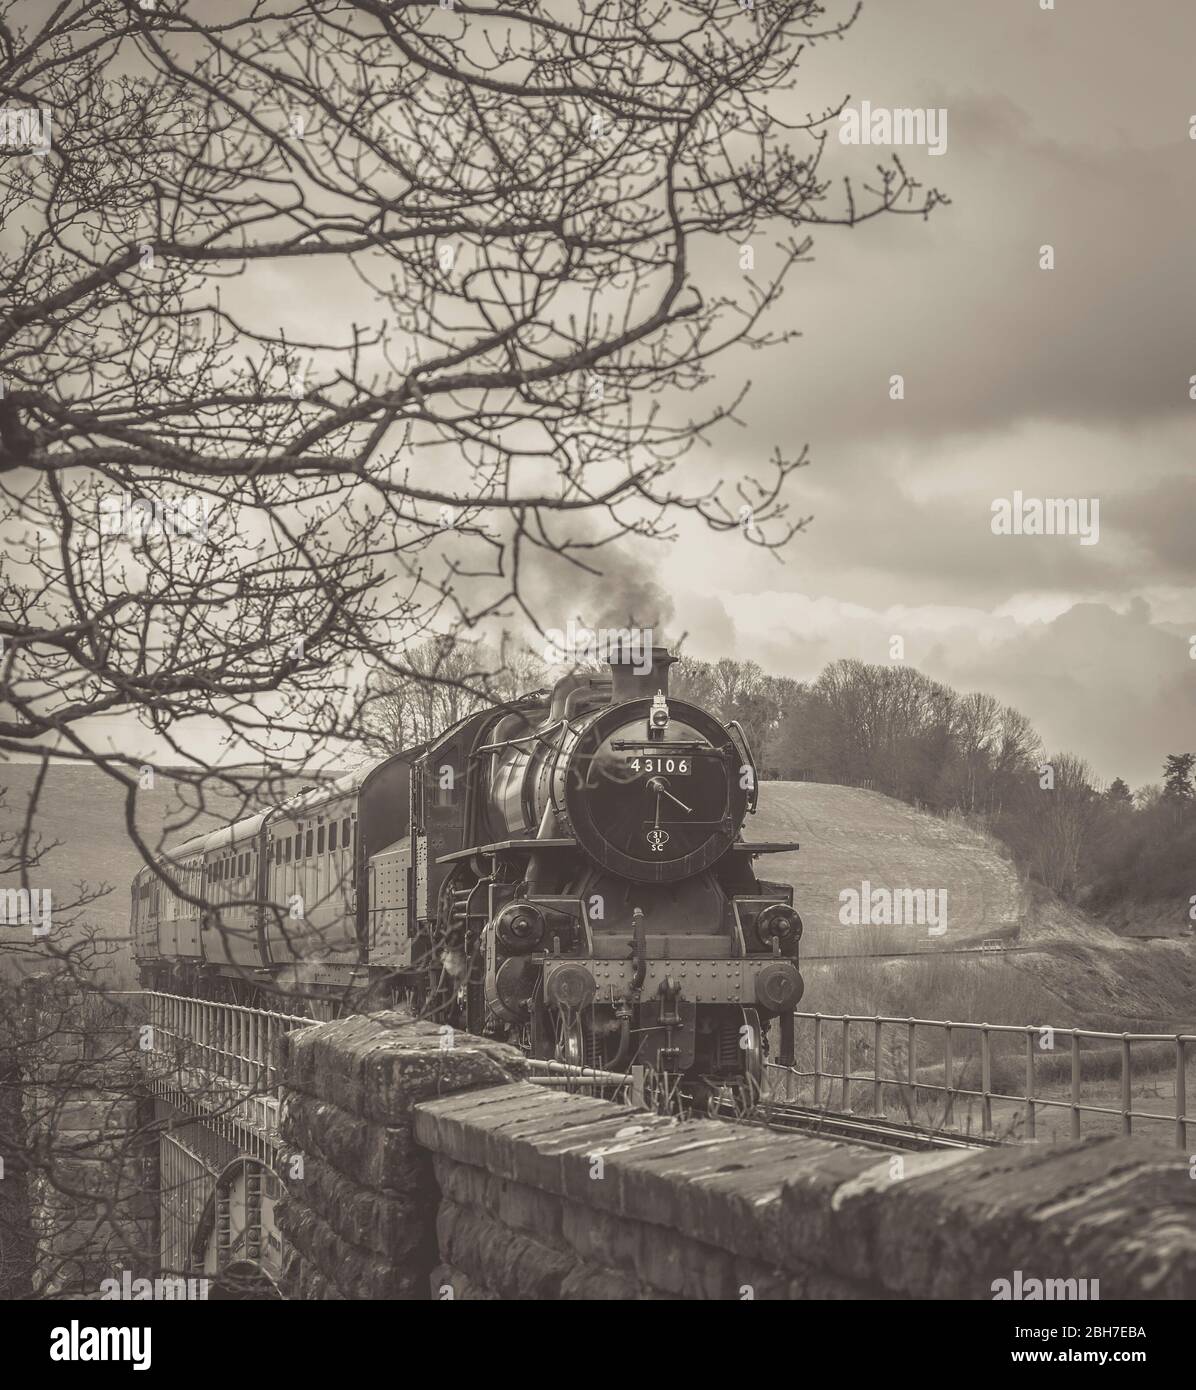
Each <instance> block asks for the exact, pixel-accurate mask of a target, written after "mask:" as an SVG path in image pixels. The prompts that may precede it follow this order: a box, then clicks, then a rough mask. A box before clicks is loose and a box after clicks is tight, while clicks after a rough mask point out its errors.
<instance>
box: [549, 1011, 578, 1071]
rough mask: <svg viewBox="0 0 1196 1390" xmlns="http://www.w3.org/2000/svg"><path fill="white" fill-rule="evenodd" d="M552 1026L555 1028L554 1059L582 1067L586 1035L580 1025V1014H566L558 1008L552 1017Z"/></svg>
mask: <svg viewBox="0 0 1196 1390" xmlns="http://www.w3.org/2000/svg"><path fill="white" fill-rule="evenodd" d="M553 1026H554V1028H555V1029H556V1053H555V1056H556V1060H557V1061H558V1062H568V1063H569V1065H570V1066H571V1067H584V1066H585V1062H586V1035H585V1030H584V1029H583V1028H582V1026H581V1015H580V1014H569V1015H566V1014H565V1013H563V1012H561V1011H560V1010H558V1011H557V1012H556V1014H555V1015H554V1018H553Z"/></svg>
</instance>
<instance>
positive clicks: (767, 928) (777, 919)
mask: <svg viewBox="0 0 1196 1390" xmlns="http://www.w3.org/2000/svg"><path fill="white" fill-rule="evenodd" d="M801 933H802V921H801V918H800V917H799V916H798V915H797V913H796V912H795V911H794V910H793V908H791V907H790V906H789V904H788V903H772V904H771V905H770V906H769V907H766V908H765V909H764V911H763V912H761V914H760V915H759V917H757V918H756V935H757V936H758V937H759V938H760V944H761V945H762V946H763V947H764V949H765V950H768V949H770V948H771V949H772V950H773V951H774V952H777V953H779V952H780V951H782V950H784V949H786V948H788V947H792V946H795V945H796V944H797V943H798V942H799V941H800V940H801Z"/></svg>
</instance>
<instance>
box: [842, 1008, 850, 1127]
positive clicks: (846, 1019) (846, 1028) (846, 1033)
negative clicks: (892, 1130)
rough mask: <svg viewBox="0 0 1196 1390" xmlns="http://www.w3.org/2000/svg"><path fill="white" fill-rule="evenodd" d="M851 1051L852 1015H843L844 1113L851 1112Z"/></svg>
mask: <svg viewBox="0 0 1196 1390" xmlns="http://www.w3.org/2000/svg"><path fill="white" fill-rule="evenodd" d="M850 1052H851V1015H850V1014H844V1015H843V1113H844V1114H845V1115H850V1114H851V1082H850V1081H849V1080H848V1079H847V1078H848V1076H849V1075H850V1074H851V1067H850V1066H849V1065H848V1059H849V1054H850Z"/></svg>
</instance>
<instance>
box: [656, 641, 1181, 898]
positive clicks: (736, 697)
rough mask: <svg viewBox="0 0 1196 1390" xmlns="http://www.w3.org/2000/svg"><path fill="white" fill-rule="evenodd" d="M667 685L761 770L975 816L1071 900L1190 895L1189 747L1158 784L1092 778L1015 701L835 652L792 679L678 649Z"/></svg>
mask: <svg viewBox="0 0 1196 1390" xmlns="http://www.w3.org/2000/svg"><path fill="white" fill-rule="evenodd" d="M671 689H672V691H673V692H674V693H675V694H677V695H680V696H682V697H683V698H686V699H692V700H694V701H697V702H699V703H702V704H705V705H709V706H710V707H712V708H713V709H715V710H716V711H717V712H718V713H719V714H720V715H721V716H722V717H723V718H724V719H738V720H739V722H740V723H741V724H742V725H743V726H744V729H745V730H746V731H747V734H748V737H749V738H750V740H751V743H752V747H753V748H754V750H755V752H756V757H757V760H758V762H759V764H760V770H761V775H762V776H764V777H778V778H787V779H796V780H806V781H815V782H838V783H845V784H848V785H852V786H864V787H871V788H873V789H874V790H876V791H879V792H884V793H886V794H887V795H889V796H894V797H898V798H900V799H901V800H902V801H907V802H910V803H911V804H912V805H916V806H920V807H924V808H926V809H928V810H931V811H935V812H938V813H940V814H948V813H956V814H961V815H964V816H966V817H968V818H969V819H974V820H975V821H976V822H977V823H980V824H983V825H984V826H985V827H986V828H987V829H989V830H990V831H991V832H992V833H993V834H994V835H995V836H996V837H997V838H998V839H999V840H1001V841H1002V842H1003V843H1004V844H1006V845H1007V846H1008V848H1009V850H1010V853H1011V854H1012V856H1013V858H1014V859H1015V861H1016V862H1017V863H1018V864H1019V865H1020V866H1022V867H1023V868H1024V869H1025V870H1026V871H1027V872H1028V873H1029V874H1030V875H1031V876H1032V877H1034V878H1035V879H1037V880H1038V881H1039V882H1041V883H1043V884H1045V885H1046V886H1047V887H1048V888H1051V889H1053V890H1054V891H1055V892H1057V893H1059V894H1060V895H1061V896H1062V897H1064V898H1067V899H1069V900H1071V901H1073V902H1078V903H1081V904H1083V905H1084V906H1086V907H1089V908H1091V909H1094V910H1107V911H1122V910H1126V909H1129V908H1132V907H1133V906H1135V905H1137V904H1140V903H1156V902H1166V903H1168V904H1172V905H1174V910H1175V911H1176V913H1177V914H1178V913H1180V912H1181V911H1183V912H1185V913H1186V909H1187V905H1188V902H1189V898H1190V896H1191V895H1192V894H1196V788H1194V786H1193V767H1194V766H1196V754H1192V753H1174V754H1171V755H1170V756H1168V758H1167V759H1166V761H1165V763H1164V766H1163V768H1162V782H1161V783H1160V784H1158V785H1152V786H1146V787H1142V788H1140V789H1139V790H1138V792H1137V793H1132V792H1131V791H1130V789H1129V787H1127V786H1126V784H1125V783H1124V782H1123V781H1122V780H1121V779H1120V778H1117V779H1116V780H1115V781H1114V782H1113V783H1112V784H1111V785H1109V786H1108V787H1102V786H1100V784H1099V783H1098V782H1097V780H1096V778H1095V777H1094V776H1093V774H1092V771H1091V769H1090V768H1089V766H1088V765H1087V763H1085V762H1084V760H1083V759H1082V758H1079V757H1077V756H1076V755H1074V754H1072V753H1066V752H1057V753H1048V752H1047V750H1045V749H1044V747H1043V745H1042V742H1041V740H1040V739H1039V737H1038V734H1037V733H1036V732H1035V730H1034V728H1033V726H1032V725H1031V723H1030V721H1029V720H1028V719H1027V718H1026V716H1025V715H1024V714H1022V713H1021V712H1020V711H1019V710H1016V709H1013V708H1011V707H1010V706H1009V705H1002V704H1001V703H1000V701H998V700H995V699H994V698H993V697H992V696H991V695H983V694H978V693H973V694H968V695H961V694H959V693H958V692H957V691H954V690H952V689H950V688H949V687H948V686H945V685H942V684H940V683H939V682H938V681H933V680H930V679H929V678H928V677H927V676H924V675H923V674H922V673H921V672H920V671H916V670H914V669H913V668H911V667H908V666H899V665H893V666H870V665H867V664H865V663H864V662H861V661H836V662H835V663H833V664H832V665H830V666H828V667H827V668H826V670H824V671H823V672H822V674H821V675H820V676H819V677H818V679H817V680H815V681H812V682H802V681H795V680H790V679H788V678H786V677H777V676H770V675H768V674H767V673H766V672H765V671H763V670H762V669H761V668H760V667H759V666H758V665H757V664H756V663H755V662H752V661H747V662H738V661H730V660H723V661H716V662H704V661H696V660H694V659H693V658H690V657H685V658H683V659H682V660H681V661H680V662H678V663H677V665H676V666H675V667H674V669H673V672H672V684H671Z"/></svg>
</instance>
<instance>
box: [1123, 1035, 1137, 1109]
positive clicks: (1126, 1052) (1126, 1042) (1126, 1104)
mask: <svg viewBox="0 0 1196 1390" xmlns="http://www.w3.org/2000/svg"><path fill="white" fill-rule="evenodd" d="M1133 1103H1134V1101H1133V1096H1132V1094H1131V1090H1130V1035H1129V1034H1128V1033H1122V1035H1121V1132H1122V1134H1133V1132H1134V1117H1133V1115H1132V1114H1131V1113H1130V1112H1131V1110H1132V1108H1133Z"/></svg>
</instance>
